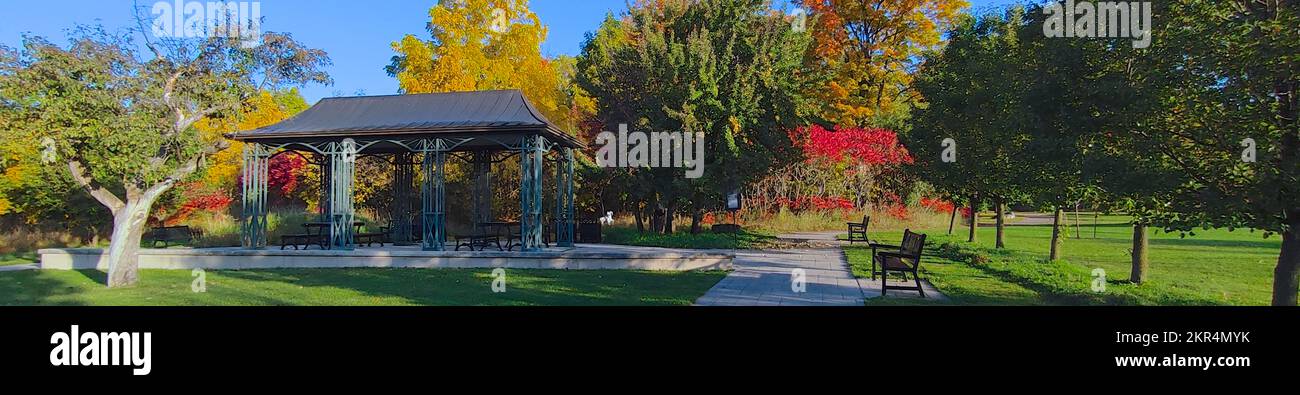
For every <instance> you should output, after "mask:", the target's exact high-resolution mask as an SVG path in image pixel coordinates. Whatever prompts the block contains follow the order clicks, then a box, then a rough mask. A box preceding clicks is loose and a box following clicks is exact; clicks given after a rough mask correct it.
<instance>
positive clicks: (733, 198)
mask: <svg viewBox="0 0 1300 395" xmlns="http://www.w3.org/2000/svg"><path fill="white" fill-rule="evenodd" d="M727 210H728V211H740V192H731V193H728V194H727Z"/></svg>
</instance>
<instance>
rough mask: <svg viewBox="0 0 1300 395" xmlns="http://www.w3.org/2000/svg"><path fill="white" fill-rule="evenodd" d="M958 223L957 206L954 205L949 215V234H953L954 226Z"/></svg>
mask: <svg viewBox="0 0 1300 395" xmlns="http://www.w3.org/2000/svg"><path fill="white" fill-rule="evenodd" d="M956 223H957V206H956V205H953V208H952V213H951V214H949V216H948V235H949V236H952V227H953V225H955V224H956Z"/></svg>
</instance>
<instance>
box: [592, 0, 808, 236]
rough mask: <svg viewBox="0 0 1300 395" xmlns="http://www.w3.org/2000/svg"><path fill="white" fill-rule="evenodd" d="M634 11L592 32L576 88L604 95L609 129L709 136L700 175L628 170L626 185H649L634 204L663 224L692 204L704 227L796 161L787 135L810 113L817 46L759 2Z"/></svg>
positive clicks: (645, 6) (680, 3)
mask: <svg viewBox="0 0 1300 395" xmlns="http://www.w3.org/2000/svg"><path fill="white" fill-rule="evenodd" d="M629 13H630V14H629V15H628V16H627V17H626V18H624V19H621V20H619V19H615V18H613V17H612V16H610V17H607V18H606V20H605V23H603V24H602V26H601V28H600V29H599V30H598V31H597V32H596V33H595V34H593V35H589V36H588V40H587V42H586V43H585V44H584V46H583V53H582V55H581V56H580V57H579V59H578V71H577V81H578V85H579V86H581V87H582V88H583V90H585V91H586V92H589V93H590V94H591V96H592V97H593V98H595V99H596V101H597V103H598V104H597V106H596V119H597V120H598V121H599V124H600V125H601V126H606V127H610V128H612V127H614V126H616V125H619V124H627V125H629V127H630V128H633V129H634V130H637V131H647V132H672V131H683V132H691V133H704V151H705V154H704V164H705V169H706V171H705V172H704V174H703V177H701V178H699V179H694V180H687V179H685V178H684V177H682V174H681V169H672V168H653V169H652V168H643V169H628V170H623V171H626V173H627V175H628V176H630V177H627V178H624V179H625V180H628V181H633V180H635V181H634V182H635V183H633V184H631V185H625V187H628V188H642V189H641V190H639V191H637V192H635V193H634V195H636V196H634V198H635V199H636V200H638V201H639V202H637V203H634V204H633V205H634V206H640V205H641V204H645V206H647V207H651V208H653V209H655V211H659V212H661V213H664V216H665V217H666V218H671V217H672V214H673V212H674V211H676V210H677V209H679V208H680V207H689V211H690V212H691V218H692V221H691V222H692V226H691V228H692V230H693V231H698V230H699V224H700V221H701V219H702V218H703V214H704V212H705V211H707V210H710V209H713V208H716V207H717V206H719V205H720V204H721V202H722V200H723V199H722V197H723V195H724V194H725V193H727V192H729V191H732V190H738V189H740V188H741V187H743V186H745V185H748V184H750V183H752V182H753V181H755V180H757V179H758V178H759V177H762V176H763V175H765V174H766V173H767V172H768V171H769V170H770V169H772V168H775V167H780V166H782V165H784V164H786V163H791V162H793V161H796V160H798V159H800V155H799V153H798V150H797V149H795V147H794V146H793V144H792V142H791V141H790V139H789V137H788V135H787V132H788V131H790V130H793V129H794V128H796V127H799V126H803V125H805V124H806V123H807V120H808V119H809V117H810V115H811V113H812V111H813V110H812V107H811V103H810V102H809V101H808V100H807V99H806V98H805V96H804V94H803V92H806V91H809V87H810V86H809V85H808V81H810V80H811V76H813V75H815V71H813V70H809V69H806V68H805V67H804V65H803V57H802V54H803V53H804V52H805V51H806V49H807V48H808V45H809V44H810V42H811V38H810V37H809V36H808V34H807V33H806V32H796V31H794V29H793V28H792V25H791V23H790V21H789V20H788V19H787V18H786V16H785V15H782V14H780V13H776V12H773V11H771V10H770V9H768V7H767V4H766V2H764V1H761V0H742V1H721V0H706V1H684V0H661V1H645V2H641V3H638V4H637V5H636V6H634V7H633V8H632V9H631V10H629ZM606 130H610V129H606ZM634 208H635V207H634ZM668 228H669V227H668V226H665V228H664V229H660V230H666V229H668Z"/></svg>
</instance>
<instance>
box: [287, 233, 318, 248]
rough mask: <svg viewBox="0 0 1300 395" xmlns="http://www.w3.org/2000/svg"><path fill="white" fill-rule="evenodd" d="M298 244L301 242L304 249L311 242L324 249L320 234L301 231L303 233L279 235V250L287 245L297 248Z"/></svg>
mask: <svg viewBox="0 0 1300 395" xmlns="http://www.w3.org/2000/svg"><path fill="white" fill-rule="evenodd" d="M299 244H302V249H304V250H305V249H307V247H310V246H311V245H312V244H315V245H318V246H321V249H325V242H324V239H323V238H322V237H321V235H318V234H306V233H303V234H291V235H281V236H280V249H281V250H283V249H284V247H288V246H293V249H294V250H297V249H298V245H299Z"/></svg>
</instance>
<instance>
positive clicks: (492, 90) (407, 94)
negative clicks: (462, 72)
mask: <svg viewBox="0 0 1300 395" xmlns="http://www.w3.org/2000/svg"><path fill="white" fill-rule="evenodd" d="M497 92H519V95H520V96H523V94H524V92H523V91H522V90H519V89H514V88H510V89H488V90H479V91H450V92H427V93H394V94H388V95H362V96H331V97H323V98H321V99H320V100H321V101H325V100H347V99H374V98H385V97H410V96H431V95H453V94H462V93H497Z"/></svg>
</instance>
